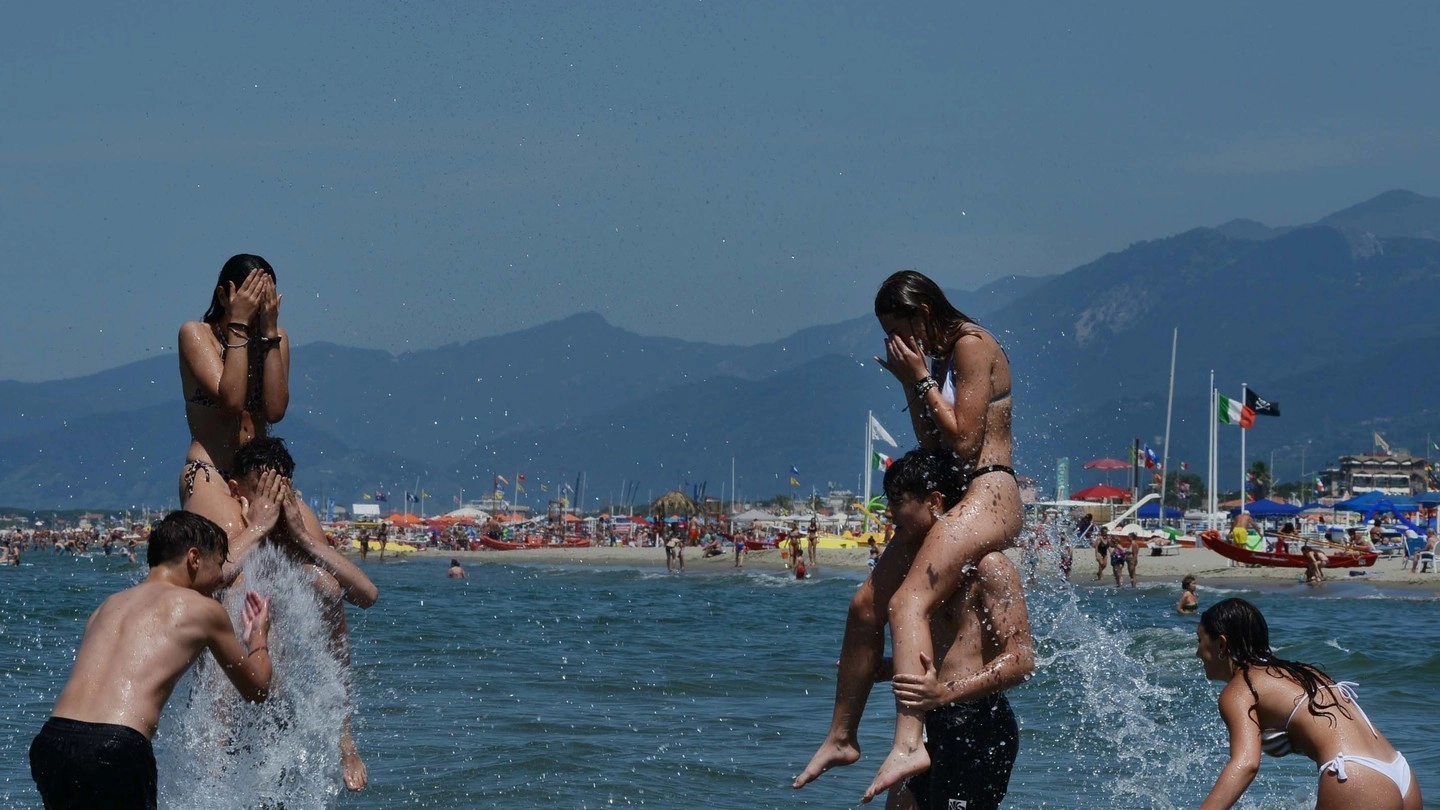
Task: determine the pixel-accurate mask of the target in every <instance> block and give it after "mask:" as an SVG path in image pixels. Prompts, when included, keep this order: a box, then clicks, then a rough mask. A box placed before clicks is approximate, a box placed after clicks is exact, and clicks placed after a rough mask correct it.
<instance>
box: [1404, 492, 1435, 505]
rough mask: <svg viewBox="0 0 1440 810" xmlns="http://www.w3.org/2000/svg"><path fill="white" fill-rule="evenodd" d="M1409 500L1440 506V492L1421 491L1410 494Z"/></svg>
mask: <svg viewBox="0 0 1440 810" xmlns="http://www.w3.org/2000/svg"><path fill="white" fill-rule="evenodd" d="M1410 500H1412V501H1414V502H1415V503H1418V504H1420V505H1421V506H1440V492H1422V493H1420V494H1419V495H1412V496H1410Z"/></svg>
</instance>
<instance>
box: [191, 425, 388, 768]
mask: <svg viewBox="0 0 1440 810" xmlns="http://www.w3.org/2000/svg"><path fill="white" fill-rule="evenodd" d="M294 474H295V460H294V459H293V458H292V457H291V456H290V451H288V450H286V449H285V442H284V441H283V440H282V439H279V438H277V437H274V436H263V437H259V438H256V439H252V440H251V441H250V442H249V443H248V444H246V445H245V446H244V447H241V448H240V449H239V450H237V451H235V461H234V472H233V476H234V477H233V479H232V480H231V481H230V482H229V484H230V491H231V497H230V498H229V499H227V500H224V501H219V500H208V501H206V502H205V506H206V508H207V509H209V510H211V511H214V512H216V514H215V515H208V514H207V515H206V517H209V518H211V519H212V520H214V521H215V522H216V523H219V524H220V525H222V526H223V525H231V526H239V527H241V529H240V531H238V532H237V533H236V534H235V536H233V537H232V538H231V540H230V545H231V550H232V552H233V554H232V559H231V563H230V565H229V566H227V568H226V580H227V581H230V580H234V579H235V578H236V577H238V576H239V575H240V573H241V570H242V568H243V563H244V561H245V558H246V557H247V556H248V555H249V554H250V552H251V551H254V550H255V548H256V547H257V546H258V545H259V544H260V543H261V542H262V541H264V542H271V543H274V544H276V546H277V547H279V548H281V549H283V550H284V551H285V552H286V553H287V554H289V555H290V556H291V557H292V558H293V559H295V561H296V562H297V563H299V564H301V565H308V566H313V567H314V568H315V569H316V576H315V588H316V590H317V591H318V592H319V594H320V597H321V599H322V601H323V603H324V604H325V605H326V606H327V610H326V618H327V620H328V621H329V623H330V629H331V640H332V644H331V647H332V650H333V651H334V652H335V655H336V657H337V658H338V659H339V660H340V661H341V663H342V664H344V665H345V666H346V667H347V668H348V667H349V666H350V632H349V629H348V627H347V626H346V623H345V605H344V604H343V602H350V603H351V604H353V605H355V606H356V607H359V608H368V607H370V606H371V605H373V604H375V600H376V599H378V598H379V595H380V594H379V591H378V590H377V589H376V587H375V584H374V583H372V582H371V581H370V578H369V577H367V576H365V574H364V573H363V572H362V571H361V570H360V568H359V567H358V566H356V565H355V564H354V563H352V562H350V561H349V560H347V559H346V558H345V557H343V556H341V555H340V553H339V552H337V551H335V550H334V549H332V548H330V544H329V543H327V542H325V532H324V529H323V528H322V527H321V526H320V524H319V522H318V521H317V520H315V518H314V517H313V516H312V514H313V513H311V511H310V510H309V509H303V508H301V506H300V499H299V497H298V496H297V495H296V494H295V491H294V490H293V489H291V488H290V481H291V476H293V475H294ZM277 480H278V482H279V484H278V485H279V487H280V492H281V495H280V497H279V502H280V504H281V508H280V519H279V520H278V521H276V522H275V524H274V526H273V529H272V528H264V527H260V526H257V525H254V524H250V523H248V522H247V521H246V520H245V515H244V513H245V504H246V503H247V502H248V501H251V500H253V499H254V498H255V497H256V496H257V494H258V493H261V492H263V491H264V490H265V489H267V488H268V487H271V486H275V484H274V483H273V482H275V481H277ZM340 766H341V770H342V772H343V773H344V776H345V786H346V787H347V788H349V789H350V790H362V789H364V787H365V785H366V784H367V783H368V782H369V772H368V770H367V769H366V767H365V762H364V761H363V760H362V759H361V758H360V755H359V753H358V752H357V751H356V749H355V741H354V738H353V737H352V736H351V734H350V717H349V715H348V714H347V715H346V717H345V719H344V724H343V726H342V729H341V735H340Z"/></svg>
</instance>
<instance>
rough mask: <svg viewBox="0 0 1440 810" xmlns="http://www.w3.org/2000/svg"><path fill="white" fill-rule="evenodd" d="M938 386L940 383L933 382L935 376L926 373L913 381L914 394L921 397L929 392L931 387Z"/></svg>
mask: <svg viewBox="0 0 1440 810" xmlns="http://www.w3.org/2000/svg"><path fill="white" fill-rule="evenodd" d="M939 387H940V383H937V382H935V378H934V377H931V376H929V375H928V374H927V375H926V376H924V377H922V378H920V379H919V380H916V381H915V396H917V397H923V396H925V395H926V394H927V393H929V392H930V390H931V389H933V388H939Z"/></svg>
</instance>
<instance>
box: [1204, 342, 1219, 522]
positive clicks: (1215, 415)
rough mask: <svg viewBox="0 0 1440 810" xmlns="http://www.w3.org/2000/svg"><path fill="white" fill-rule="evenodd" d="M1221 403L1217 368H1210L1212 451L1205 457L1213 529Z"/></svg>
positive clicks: (1208, 517)
mask: <svg viewBox="0 0 1440 810" xmlns="http://www.w3.org/2000/svg"><path fill="white" fill-rule="evenodd" d="M1218 408H1219V404H1218V403H1217V402H1216V400H1215V369H1213V368H1212V369H1210V452H1209V453H1208V454H1207V455H1206V458H1205V478H1206V479H1207V480H1206V487H1205V488H1206V490H1207V492H1206V494H1205V526H1206V527H1207V528H1211V529H1218V528H1220V527H1219V526H1216V525H1215V509H1216V508H1217V507H1216V504H1217V500H1216V495H1215V476H1216V473H1217V472H1218V471H1217V470H1216V468H1215V459H1216V457H1217V456H1218V455H1219V449H1218V447H1217V445H1218V444H1219V439H1220V418H1219V412H1218V410H1217V409H1218Z"/></svg>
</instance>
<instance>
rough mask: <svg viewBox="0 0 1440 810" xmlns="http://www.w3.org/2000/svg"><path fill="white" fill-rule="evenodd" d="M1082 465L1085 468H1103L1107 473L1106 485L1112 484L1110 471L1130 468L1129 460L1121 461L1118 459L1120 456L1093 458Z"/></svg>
mask: <svg viewBox="0 0 1440 810" xmlns="http://www.w3.org/2000/svg"><path fill="white" fill-rule="evenodd" d="M1080 466H1081V467H1083V468H1084V469H1087V470H1101V471H1103V472H1104V473H1105V485H1106V486H1109V485H1110V473H1112V472H1114V471H1115V470H1128V469H1130V462H1128V461H1121V460H1120V459H1118V458H1096V459H1091V460H1090V461H1087V462H1085V463H1084V464H1082V465H1080Z"/></svg>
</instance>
